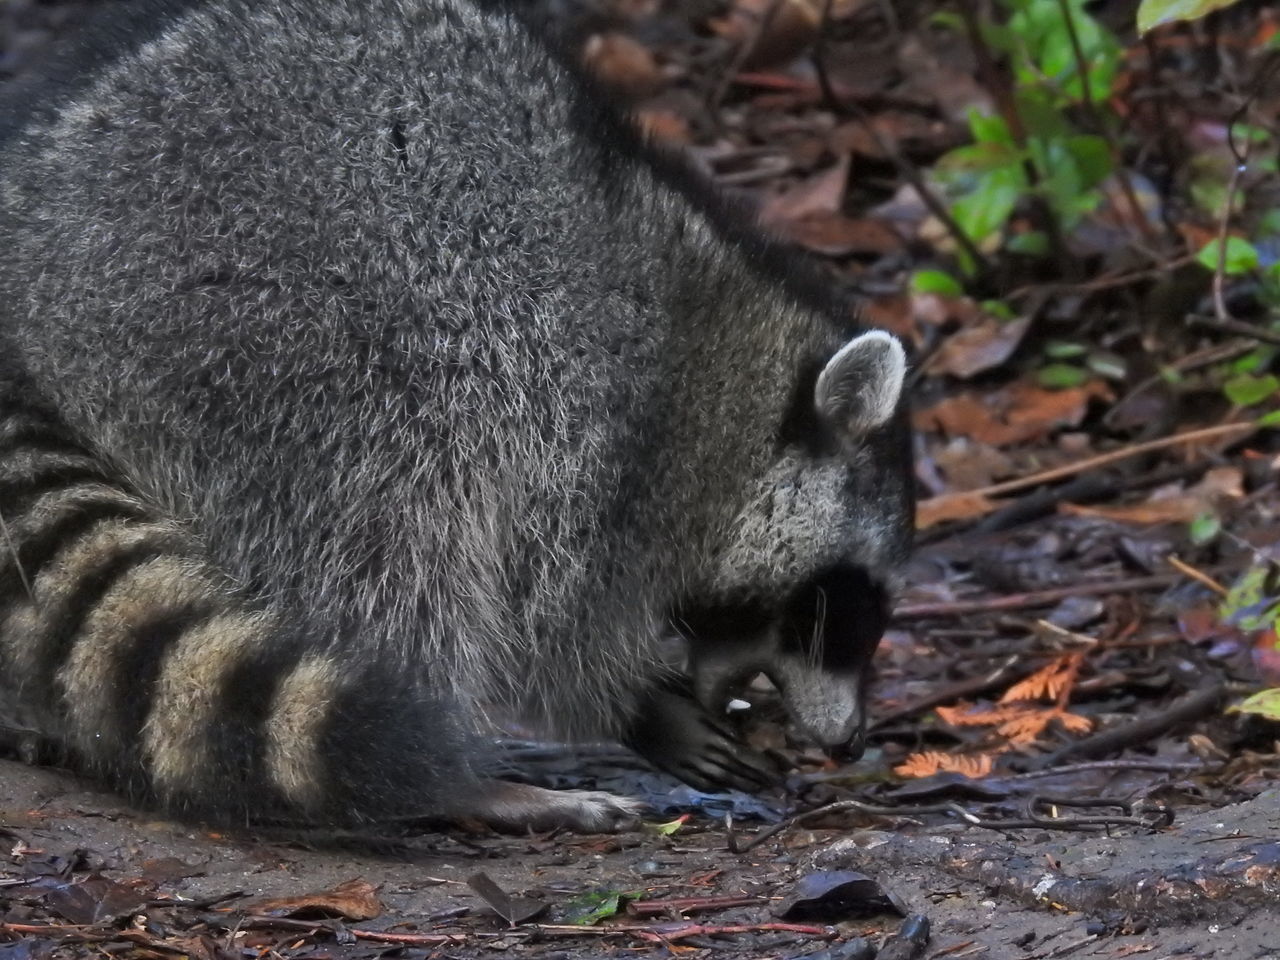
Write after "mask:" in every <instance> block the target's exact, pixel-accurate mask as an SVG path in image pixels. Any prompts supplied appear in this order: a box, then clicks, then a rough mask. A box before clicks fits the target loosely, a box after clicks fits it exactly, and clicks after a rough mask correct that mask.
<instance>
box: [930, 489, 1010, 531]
mask: <svg viewBox="0 0 1280 960" xmlns="http://www.w3.org/2000/svg"><path fill="white" fill-rule="evenodd" d="M1001 503H1002V501H1000V500H991V499H989V498H987V497H984V496H983V495H982V494H981V493H944V494H942V495H941V496H938V497H929V498H927V499H925V500H921V501H920V502H919V503H917V504H916V529H917V530H928V529H929V528H930V527H932V526H936V525H937V524H939V523H946V522H947V521H949V520H972V519H973V518H975V517H983V516H986V515H987V514H988V513H990V512H991V511H992V510H995V509H996V508H997V507H999V506H1000V504H1001Z"/></svg>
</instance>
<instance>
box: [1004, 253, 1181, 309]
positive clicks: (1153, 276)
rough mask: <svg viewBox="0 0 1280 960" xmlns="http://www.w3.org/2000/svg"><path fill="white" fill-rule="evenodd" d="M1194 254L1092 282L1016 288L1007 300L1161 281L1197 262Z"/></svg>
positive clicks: (1037, 284)
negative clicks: (1145, 281) (1147, 281)
mask: <svg viewBox="0 0 1280 960" xmlns="http://www.w3.org/2000/svg"><path fill="white" fill-rule="evenodd" d="M1195 259H1196V258H1195V255H1194V254H1184V255H1183V256H1180V257H1174V258H1172V259H1169V260H1161V261H1159V264H1158V265H1157V266H1154V267H1147V268H1145V269H1142V270H1131V271H1127V272H1125V273H1113V274H1103V275H1102V276H1100V277H1095V278H1094V279H1092V280H1077V281H1075V282H1072V283H1029V284H1026V285H1025V286H1021V287H1015V288H1014V289H1013V290H1011V291H1010V292H1009V293H1008V294H1006V295H1005V299H1006V300H1022V299H1024V298H1026V297H1029V296H1032V295H1033V294H1039V295H1043V292H1044V291H1048V292H1049V293H1050V294H1053V293H1055V292H1056V293H1067V294H1070V293H1098V292H1100V291H1103V290H1112V289H1115V288H1116V287H1127V286H1130V285H1131V284H1135V283H1141V282H1142V281H1144V280H1159V279H1160V278H1162V277H1167V276H1168V275H1169V274H1170V273H1172V272H1173V271H1174V270H1177V269H1178V268H1180V267H1185V266H1186V265H1187V264H1189V263H1194V262H1195Z"/></svg>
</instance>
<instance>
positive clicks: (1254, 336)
mask: <svg viewBox="0 0 1280 960" xmlns="http://www.w3.org/2000/svg"><path fill="white" fill-rule="evenodd" d="M1216 309H1217V307H1216V305H1215V310H1216ZM1187 323H1188V324H1189V325H1190V326H1193V327H1203V328H1205V329H1208V330H1220V331H1222V332H1223V333H1236V334H1239V335H1240V336H1242V337H1248V338H1249V339H1250V340H1255V341H1258V342H1261V343H1270V344H1274V345H1277V346H1280V333H1277V332H1276V331H1274V330H1266V329H1263V328H1262V327H1256V326H1254V325H1253V324H1252V323H1245V322H1244V321H1243V320H1233V319H1231V318H1230V317H1221V316H1214V317H1188V318H1187ZM1251 346H1252V345H1251Z"/></svg>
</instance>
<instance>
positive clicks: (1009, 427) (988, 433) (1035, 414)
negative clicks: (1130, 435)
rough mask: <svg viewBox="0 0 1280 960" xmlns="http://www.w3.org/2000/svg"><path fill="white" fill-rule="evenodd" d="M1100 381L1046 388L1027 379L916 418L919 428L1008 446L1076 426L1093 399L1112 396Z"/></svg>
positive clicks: (950, 401)
mask: <svg viewBox="0 0 1280 960" xmlns="http://www.w3.org/2000/svg"><path fill="white" fill-rule="evenodd" d="M1111 396H1112V394H1111V391H1110V389H1109V388H1108V387H1107V385H1106V384H1105V383H1103V382H1102V381H1101V380H1091V381H1089V382H1088V383H1085V384H1082V385H1081V386H1079V387H1070V388H1068V389H1065V390H1047V389H1045V388H1044V387H1039V386H1036V385H1035V384H1034V383H1031V382H1029V381H1027V380H1019V381H1018V382H1017V383H1014V384H1012V385H1010V386H1009V387H1006V388H1005V389H1003V390H998V391H995V392H994V393H981V394H980V393H974V392H965V393H958V394H955V395H954V396H951V397H948V398H946V399H945V400H943V401H941V402H940V403H937V404H935V405H934V406H932V407H929V408H927V409H925V410H920V411H918V412H917V413H916V414H915V416H914V417H913V422H914V423H915V426H916V429H917V430H922V431H925V432H929V431H938V432H941V433H944V434H946V435H947V436H949V437H971V438H972V439H974V440H977V441H978V442H979V443H985V444H989V445H990V446H993V447H1008V446H1013V445H1015V444H1020V443H1026V442H1028V441H1031V440H1038V439H1043V438H1044V437H1045V436H1047V435H1048V434H1050V433H1051V432H1052V431H1053V430H1054V429H1056V428H1059V427H1076V426H1079V425H1080V423H1081V421H1083V420H1084V416H1085V413H1086V412H1087V411H1088V408H1089V401H1090V400H1092V399H1093V398H1095V397H1100V398H1103V399H1110V398H1111Z"/></svg>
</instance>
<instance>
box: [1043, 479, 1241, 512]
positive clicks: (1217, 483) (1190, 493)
mask: <svg viewBox="0 0 1280 960" xmlns="http://www.w3.org/2000/svg"><path fill="white" fill-rule="evenodd" d="M1243 496H1244V471H1242V470H1241V469H1240V468H1239V467H1231V466H1227V467H1215V468H1214V469H1212V470H1210V471H1209V472H1208V473H1206V474H1205V475H1204V478H1203V479H1202V480H1201V481H1200V482H1199V483H1197V484H1196V485H1195V486H1193V487H1191V488H1190V489H1188V490H1186V491H1180V490H1179V488H1177V487H1173V488H1164V489H1161V490H1157V491H1156V492H1155V493H1153V494H1152V495H1151V496H1150V497H1149V498H1148V499H1147V500H1145V501H1144V502H1142V503H1132V504H1127V505H1120V506H1101V507H1086V506H1081V505H1079V504H1074V503H1062V504H1059V505H1058V509H1059V511H1060V512H1061V513H1065V514H1069V515H1071V516H1077V517H1100V518H1102V519H1105V520H1114V521H1115V522H1117V523H1133V524H1142V525H1153V524H1159V523H1190V522H1191V521H1192V520H1194V519H1195V518H1196V517H1198V516H1200V515H1201V514H1202V513H1205V512H1207V511H1210V510H1213V509H1214V507H1216V506H1217V505H1218V504H1219V503H1221V502H1223V501H1224V500H1238V499H1240V498H1241V497H1243Z"/></svg>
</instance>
